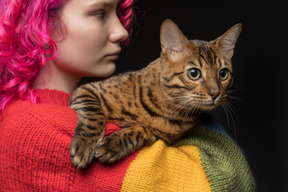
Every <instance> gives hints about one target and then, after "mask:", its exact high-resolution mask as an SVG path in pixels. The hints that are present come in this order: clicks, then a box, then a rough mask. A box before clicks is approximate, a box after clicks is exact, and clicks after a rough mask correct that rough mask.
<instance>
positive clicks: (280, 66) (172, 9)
mask: <svg viewBox="0 0 288 192" xmlns="http://www.w3.org/2000/svg"><path fill="white" fill-rule="evenodd" d="M135 6H136V7H138V9H137V12H138V17H140V16H141V19H139V20H138V27H137V28H136V29H135V30H134V35H133V36H132V38H131V43H130V45H129V46H127V47H125V48H123V51H122V53H121V57H120V59H119V60H118V62H117V71H116V73H118V72H124V71H128V70H138V69H140V68H142V67H144V66H146V65H147V64H148V63H149V62H151V61H153V60H155V59H156V58H158V57H159V56H160V42H159V29H160V25H161V23H162V22H163V20H165V19H167V18H169V19H172V20H173V21H174V22H175V23H176V24H177V25H178V26H179V28H180V29H181V30H182V32H183V33H184V34H185V35H186V36H187V38H188V39H201V40H207V41H209V40H213V39H215V38H217V37H218V36H220V35H221V34H223V33H224V32H225V31H226V30H228V29H229V28H230V27H232V26H233V25H234V24H236V23H239V22H241V23H242V25H243V30H242V33H241V35H240V37H239V39H238V42H237V45H236V48H235V52H234V56H233V58H232V64H233V69H234V85H235V86H234V87H235V90H237V91H235V92H234V96H237V97H238V98H240V99H241V102H240V101H237V103H236V104H234V107H235V108H236V109H237V112H234V113H233V116H234V118H233V119H234V121H235V123H233V120H232V119H231V118H229V124H228V120H227V117H226V116H225V113H224V111H223V110H221V109H217V110H215V111H214V112H213V113H214V114H215V115H216V116H217V117H218V119H219V121H220V122H221V123H222V124H223V126H224V127H225V129H226V130H227V132H229V134H230V135H231V136H232V137H233V138H234V139H235V141H236V142H237V143H238V144H239V145H240V147H241V148H242V149H243V151H244V153H245V155H246V157H247V160H248V162H249V164H250V166H251V170H252V172H253V175H254V178H255V180H256V183H257V192H266V191H267V192H272V191H273V192H274V191H276V192H282V191H283V192H284V191H288V187H287V184H288V174H287V173H288V157H287V152H288V142H287V136H288V134H287V132H288V131H287V129H288V123H287V121H288V113H287V109H288V86H287V84H288V73H287V66H288V62H287V55H288V48H287V43H288V40H287V39H288V22H287V21H288V8H287V5H284V4H283V5H280V4H279V3H276V2H275V1H273V4H272V3H263V2H258V3H255V2H253V5H249V4H237V3H235V2H232V1H231V2H230V3H229V2H228V3H219V2H216V1H215V2H209V1H201V2H196V1H187V0H178V1H164V0H158V1H156V0H138V1H137V2H136V4H135ZM143 11H145V15H144V16H143Z"/></svg>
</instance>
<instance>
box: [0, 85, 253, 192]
mask: <svg viewBox="0 0 288 192" xmlns="http://www.w3.org/2000/svg"><path fill="white" fill-rule="evenodd" d="M37 95H38V98H39V103H37V104H31V103H30V102H29V101H22V100H15V101H13V102H12V103H10V105H9V106H8V107H7V108H6V110H5V112H4V114H3V120H2V121H0V146H1V147H0V191H3V192H6V191H11V192H14V191H25V192H30V191H65V192H69V191H113V192H117V191H128V192H133V191H137V192H140V191H157V192H160V191H165V192H169V191H171V192H176V191H180V192H185V191H195V192H196V191H197V192H198V191H199V192H206V191H207V192H208V191H229V192H237V191H239V192H250V191H254V183H253V179H252V176H251V173H250V170H249V167H248V165H247V162H246V160H245V157H244V155H243V153H242V151H241V150H240V149H239V147H238V146H237V145H236V144H235V143H234V142H233V141H232V140H231V139H230V138H229V137H228V136H227V135H226V133H225V132H224V131H223V129H222V128H221V126H219V124H217V122H216V121H215V120H214V119H213V118H212V117H210V116H206V118H205V119H202V122H201V123H199V125H198V127H196V128H194V129H193V130H191V131H190V132H189V133H188V134H187V135H186V136H185V137H184V138H182V139H181V140H180V141H179V142H177V143H176V144H175V145H174V146H167V145H166V144H165V143H164V142H163V141H161V140H159V141H157V142H156V143H155V144H153V145H152V146H150V147H145V148H143V149H141V150H138V151H136V152H134V153H133V154H131V155H129V156H128V157H126V158H124V159H123V160H121V161H119V162H118V163H115V164H112V165H109V164H101V163H99V162H98V161H97V160H94V161H93V162H92V163H91V165H90V166H89V167H88V168H86V169H84V170H78V169H76V167H75V166H74V165H73V164H72V163H71V162H70V155H69V147H70V143H71V141H72V137H73V134H74V130H75V127H76V124H77V115H76V113H75V112H74V111H73V110H72V109H70V108H69V107H68V99H69V96H70V95H69V94H67V93H64V92H60V91H56V90H37ZM116 130H119V127H118V126H116V125H114V124H108V125H107V126H106V135H109V134H111V133H112V132H114V131H116Z"/></svg>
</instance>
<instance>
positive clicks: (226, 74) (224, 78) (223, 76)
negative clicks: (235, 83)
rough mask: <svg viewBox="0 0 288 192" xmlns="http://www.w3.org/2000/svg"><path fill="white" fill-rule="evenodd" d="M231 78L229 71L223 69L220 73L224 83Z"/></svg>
mask: <svg viewBox="0 0 288 192" xmlns="http://www.w3.org/2000/svg"><path fill="white" fill-rule="evenodd" d="M228 76H229V71H228V69H222V70H221V71H220V72H219V79H220V80H222V81H224V80H226V79H227V78H228Z"/></svg>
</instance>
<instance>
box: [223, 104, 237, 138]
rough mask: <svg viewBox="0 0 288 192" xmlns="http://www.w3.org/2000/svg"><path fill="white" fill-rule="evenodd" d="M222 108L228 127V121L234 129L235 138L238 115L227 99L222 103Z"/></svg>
mask: <svg viewBox="0 0 288 192" xmlns="http://www.w3.org/2000/svg"><path fill="white" fill-rule="evenodd" d="M222 107H223V110H224V113H225V115H226V119H227V124H228V126H230V119H231V121H232V122H231V123H232V126H233V127H234V129H235V137H236V136H237V134H236V133H237V130H238V129H239V113H238V111H237V109H236V108H235V106H234V105H233V102H231V101H230V100H229V99H228V100H226V102H225V103H223V105H222Z"/></svg>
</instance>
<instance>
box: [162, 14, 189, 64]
mask: <svg viewBox="0 0 288 192" xmlns="http://www.w3.org/2000/svg"><path fill="white" fill-rule="evenodd" d="M160 42H161V48H162V53H164V54H165V55H166V56H167V57H168V58H169V59H171V60H173V59H175V58H177V54H178V53H180V52H182V51H183V50H184V46H185V45H186V44H187V43H189V40H188V39H187V38H186V37H185V35H183V33H182V32H181V30H180V29H179V28H178V27H177V25H176V24H175V23H174V22H173V21H171V20H170V19H166V20H165V21H164V22H163V23H162V25H161V29H160Z"/></svg>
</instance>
